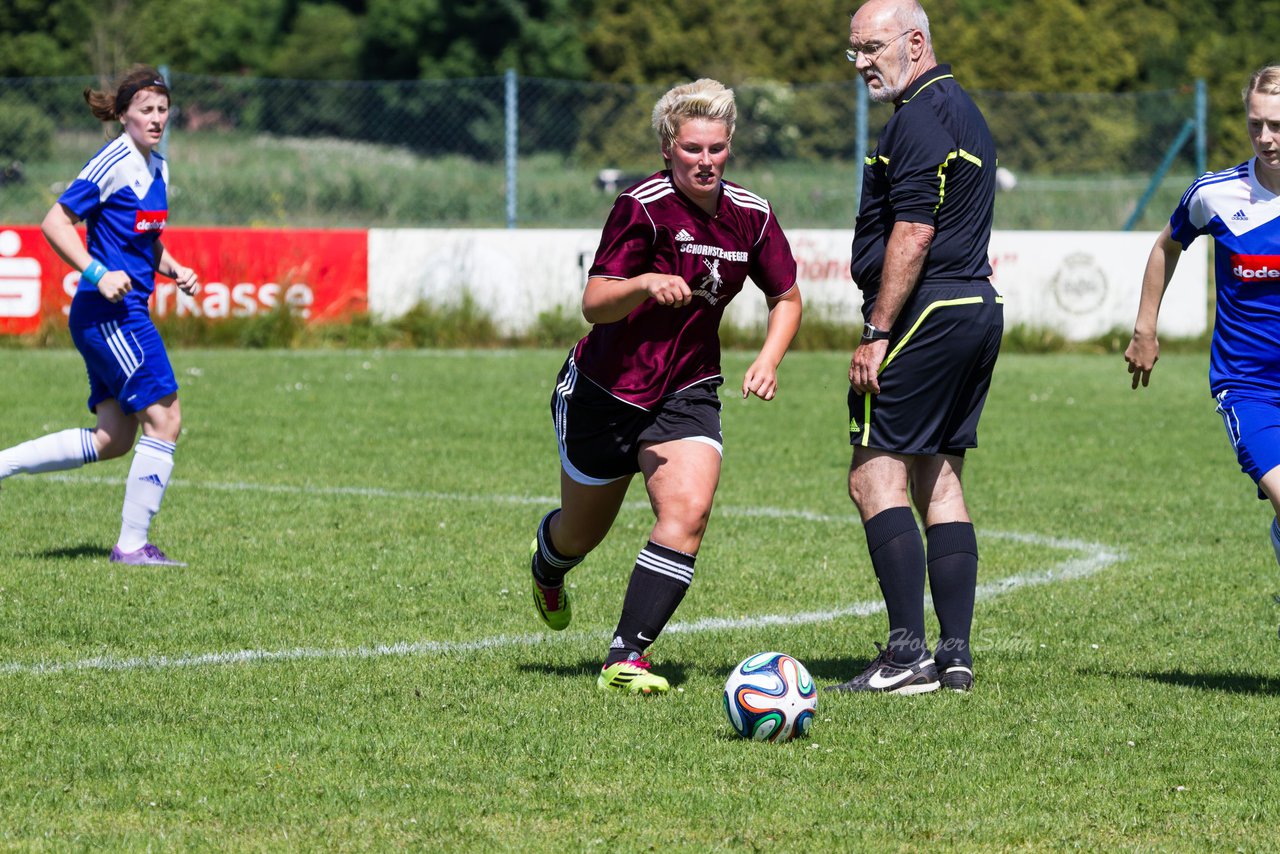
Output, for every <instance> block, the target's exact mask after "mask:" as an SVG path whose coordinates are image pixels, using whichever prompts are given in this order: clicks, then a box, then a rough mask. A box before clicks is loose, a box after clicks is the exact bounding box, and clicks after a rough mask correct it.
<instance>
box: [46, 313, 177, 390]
mask: <svg viewBox="0 0 1280 854" xmlns="http://www.w3.org/2000/svg"><path fill="white" fill-rule="evenodd" d="M78 301H79V296H78V295H77V297H76V298H75V299H74V300H72V303H71V321H70V324H69V325H70V329H71V340H72V341H74V342H75V345H76V349H77V350H79V351H80V355H81V356H83V357H84V366H85V369H86V370H87V371H88V373H89V411H90V412H96V411H97V409H98V404H99V403H102V402H103V401H104V400H112V399H114V400H115V401H116V402H117V403H119V404H120V409H121V410H122V411H123V412H124V413H125V414H126V415H132V414H133V413H135V412H138V411H140V410H143V409H146V408H147V407H148V406H150V405H151V404H153V403H155V402H156V401H158V400H162V399H164V398H166V397H168V396H169V395H171V394H174V393H176V392H177V391H178V381H177V380H176V379H175V378H174V376H173V368H172V366H170V364H169V356H168V354H167V353H165V350H164V341H162V340H161V339H160V332H159V331H158V330H157V329H156V325H155V324H154V323H153V322H152V321H151V318H150V317H149V316H147V315H141V316H140V315H138V314H137V313H136V312H129V311H125V310H122V311H121V312H120V313H119V315H118V316H116V317H114V318H111V319H102V318H100V317H99V318H96V319H94V320H93V321H92V322H89V323H85V322H82V321H81V318H82V317H83V316H84V315H83V313H81V312H78V311H77V310H76V302H78ZM77 315H79V317H78V316H77Z"/></svg>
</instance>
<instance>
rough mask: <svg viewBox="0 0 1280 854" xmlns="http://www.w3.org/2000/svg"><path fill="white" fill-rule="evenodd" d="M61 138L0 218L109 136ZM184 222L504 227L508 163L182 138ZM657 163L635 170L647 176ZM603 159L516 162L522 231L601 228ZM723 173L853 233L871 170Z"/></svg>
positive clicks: (173, 197) (1138, 188) (248, 138)
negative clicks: (597, 164)
mask: <svg viewBox="0 0 1280 854" xmlns="http://www.w3.org/2000/svg"><path fill="white" fill-rule="evenodd" d="M102 143H103V139H102V138H101V137H99V136H97V135H94V134H88V133H79V134H59V135H58V136H57V137H56V138H55V140H54V145H53V153H52V154H51V156H50V158H49V159H48V160H44V161H40V162H33V163H28V164H25V166H24V169H25V174H26V180H25V181H24V182H23V183H20V184H14V185H8V186H6V187H5V188H4V191H3V192H2V193H0V223H13V224H22V223H38V222H40V221H41V220H42V219H43V218H44V215H45V212H46V211H48V209H49V207H50V206H51V205H52V204H53V203H54V201H56V199H57V197H58V194H59V193H60V192H61V190H62V189H63V188H64V187H65V186H66V184H67V183H68V182H70V181H71V180H72V179H73V178H74V177H75V176H76V175H77V174H78V173H79V171H80V169H81V167H82V166H83V165H84V163H85V161H86V160H88V159H89V157H90V156H91V155H92V154H93V153H94V152H95V151H96V150H97V149H98V148H99V147H100V146H101V145H102ZM169 159H170V163H171V170H170V171H171V188H170V207H171V210H172V218H171V220H170V221H171V223H172V224H174V225H184V226H191V225H223V226H232V225H234V226H250V227H276V228H304V227H306V228H373V227H384V228H402V227H414V226H417V227H424V226H448V227H462V226H466V227H488V228H500V227H504V226H505V225H506V224H507V215H506V166H505V164H504V163H502V162H480V161H477V160H474V159H472V158H467V157H462V156H449V157H441V158H423V157H420V156H417V155H415V154H413V153H412V152H409V151H407V150H404V149H399V148H393V147H389V146H381V145H373V144H369V143H362V142H356V141H352V140H339V139H299V138H276V137H269V136H260V135H250V134H243V133H237V132H227V131H202V132H200V133H184V134H177V135H174V136H173V138H172V139H171V141H170V145H169ZM661 166H662V163H661V161H660V159H659V158H658V155H657V152H656V150H655V153H654V159H653V161H652V162H651V163H649V164H647V165H645V166H643V167H640V168H637V169H632V170H631V171H632V172H633V173H634V174H636V175H645V174H648V172H649V171H652V170H656V169H659V168H661ZM597 172H598V170H597V169H596V168H594V167H591V166H587V165H585V164H582V163H578V162H576V161H574V160H572V159H566V158H562V157H559V156H552V155H533V156H529V157H523V158H521V159H520V161H519V164H518V167H517V177H516V187H517V199H518V205H517V211H516V218H517V222H518V224H519V225H521V226H523V227H534V228H537V227H544V228H545V227H577V228H593V229H594V228H599V227H600V224H601V223H602V222H604V219H605V216H606V215H607V213H608V211H609V207H610V205H611V204H612V203H613V199H614V196H615V193H613V192H605V191H602V190H600V189H599V188H598V187H597V184H596V176H597ZM727 177H729V178H730V179H731V180H733V181H736V182H738V183H741V184H744V185H745V186H747V187H749V188H751V189H752V190H754V191H755V192H757V193H759V194H761V195H763V196H764V197H766V198H767V199H769V201H770V203H771V204H772V206H773V208H774V210H775V211H776V212H777V214H778V217H779V219H780V221H781V222H782V223H783V225H784V226H785V227H787V228H852V226H853V221H854V218H855V215H856V208H855V202H856V198H857V192H856V190H857V187H858V185H859V182H860V181H861V180H862V175H861V171H860V170H858V169H855V168H854V167H853V166H851V165H850V164H848V163H839V162H801V161H795V162H783V163H763V162H744V163H737V162H731V163H730V166H729V170H728V173H727ZM1148 180H1149V176H1145V175H1117V176H1111V177H1107V178H1077V177H1060V176H1022V179H1021V181H1020V183H1019V185H1018V187H1017V188H1015V189H1014V190H1012V191H1010V192H1005V193H1001V194H999V196H998V197H997V200H996V218H995V225H996V227H997V228H1001V229H1065V230H1073V229H1089V230H1097V229H1103V230H1107V229H1110V230H1117V229H1119V228H1121V227H1122V226H1123V225H1124V224H1125V223H1126V222H1127V221H1128V218H1129V215H1130V212H1131V211H1132V210H1133V208H1134V206H1135V204H1136V203H1137V200H1138V199H1139V198H1140V197H1141V196H1142V194H1143V192H1144V191H1145V189H1146V186H1147V181H1148ZM1189 182H1190V176H1184V175H1179V176H1169V177H1167V178H1166V179H1165V180H1164V182H1163V183H1162V185H1161V188H1160V190H1159V192H1158V193H1157V194H1156V195H1155V197H1154V198H1153V200H1152V203H1151V205H1150V206H1149V207H1148V208H1147V210H1146V212H1145V213H1144V215H1143V216H1142V218H1141V219H1140V220H1139V222H1138V223H1137V227H1138V228H1140V229H1147V230H1158V229H1160V228H1162V227H1163V225H1164V223H1165V222H1166V221H1167V219H1168V215H1169V212H1170V211H1171V210H1172V209H1173V206H1174V205H1175V204H1176V203H1177V201H1178V198H1179V196H1180V195H1181V193H1182V192H1183V191H1184V190H1185V189H1186V187H1187V184H1188V183H1189Z"/></svg>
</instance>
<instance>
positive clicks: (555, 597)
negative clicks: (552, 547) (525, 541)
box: [529, 537, 573, 632]
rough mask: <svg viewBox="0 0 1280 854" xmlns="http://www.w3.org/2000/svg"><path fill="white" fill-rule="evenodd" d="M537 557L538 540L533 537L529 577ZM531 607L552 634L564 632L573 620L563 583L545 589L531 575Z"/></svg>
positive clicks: (571, 609)
mask: <svg viewBox="0 0 1280 854" xmlns="http://www.w3.org/2000/svg"><path fill="white" fill-rule="evenodd" d="M537 555H538V540H537V538H536V537H535V538H534V540H533V543H532V544H531V545H530V546H529V572H530V574H531V575H532V574H533V561H534V559H535V558H536V557H537ZM533 607H534V608H535V609H536V610H537V612H538V617H539V618H541V620H542V622H544V623H546V624H547V628H549V629H551V630H552V631H553V632H560V631H564V629H565V628H566V627H567V626H568V625H569V621H570V620H572V619H573V608H572V607H571V606H570V605H569V591H568V590H566V589H565V586H564V582H563V581H561V582H560V584H558V585H556V586H555V587H547V586H546V585H545V584H542V583H540V582H539V581H538V576H537V575H533Z"/></svg>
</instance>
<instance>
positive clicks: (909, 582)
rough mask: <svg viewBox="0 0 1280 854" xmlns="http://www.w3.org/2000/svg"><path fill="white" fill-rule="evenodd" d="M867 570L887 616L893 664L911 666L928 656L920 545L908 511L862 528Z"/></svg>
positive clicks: (892, 512) (886, 514)
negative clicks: (877, 584) (873, 573)
mask: <svg viewBox="0 0 1280 854" xmlns="http://www.w3.org/2000/svg"><path fill="white" fill-rule="evenodd" d="M862 527H863V530H865V531H866V534H867V551H869V552H870V553H871V566H872V568H873V569H875V571H876V578H877V579H879V581H880V592H881V593H883V594H884V605H885V610H886V611H888V614H889V650H890V651H891V652H892V653H893V660H894V661H896V662H898V663H900V664H911V663H913V662H916V661H919V660H920V658H921V657H922V656H924V655H926V654H928V652H929V648H928V646H927V645H926V644H925V638H924V573H925V566H924V563H925V561H924V541H923V540H922V539H921V538H920V529H919V528H918V527H916V517H915V514H913V513H912V512H911V508H910V507H890V508H889V509H888V510H882V511H881V512H879V513H877V514H876V515H874V516H872V517H871V518H870V519H868V520H867V521H866V523H865V524H864V525H863V526H862Z"/></svg>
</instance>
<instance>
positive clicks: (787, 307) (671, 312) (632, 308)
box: [531, 79, 801, 694]
mask: <svg viewBox="0 0 1280 854" xmlns="http://www.w3.org/2000/svg"><path fill="white" fill-rule="evenodd" d="M736 115H737V111H736V107H735V106H734V99H733V90H732V89H727V88H725V87H724V86H723V85H721V84H720V83H718V82H716V81H714V80H706V79H704V80H697V81H695V82H693V83H689V84H686V85H683V86H677V87H675V88H674V89H672V90H670V91H669V92H667V93H666V94H665V95H663V96H662V98H661V99H659V101H658V103H657V105H656V106H655V107H654V110H653V127H654V129H655V130H656V131H657V134H658V141H659V144H660V147H661V152H662V158H663V160H664V162H665V163H666V168H665V169H663V170H662V171H660V172H656V173H654V174H653V175H651V176H649V177H648V178H646V179H645V180H643V181H641V182H640V183H638V184H636V185H635V186H633V187H631V188H630V189H628V190H627V191H625V192H624V193H622V195H620V196H618V199H617V201H616V202H614V205H613V209H612V211H611V212H610V214H609V219H608V221H607V222H606V223H605V226H604V231H603V233H602V235H601V238H600V246H599V248H598V249H597V250H596V256H595V261H594V263H593V264H592V266H591V269H590V271H589V273H588V279H587V286H586V290H585V292H584V293H583V296H582V313H583V315H584V316H585V317H586V319H587V320H588V321H589V322H590V323H591V324H592V328H591V331H590V332H589V333H588V334H587V336H586V337H585V338H583V339H582V340H581V341H579V342H578V343H577V345H576V346H575V347H574V348H573V350H572V352H571V353H570V354H569V358H568V359H567V360H566V361H565V364H564V368H563V369H562V370H561V372H560V376H559V378H558V380H557V383H556V388H555V391H554V393H553V394H552V398H551V412H552V417H553V421H554V426H555V431H556V438H557V440H558V442H559V446H560V464H561V472H560V504H561V506H560V507H559V508H557V509H555V510H552V511H551V512H550V513H548V514H547V515H546V516H544V517H543V519H542V523H541V524H540V525H539V526H538V532H537V536H536V537H535V538H534V541H533V545H532V547H531V552H532V557H531V571H532V575H533V601H534V605H535V607H536V609H537V612H538V615H539V617H540V618H541V619H542V621H543V622H544V623H546V625H547V626H548V627H550V628H552V629H555V630H557V631H559V630H561V629H564V628H565V627H566V626H568V625H569V620H570V617H571V614H572V612H571V608H570V602H569V596H568V591H567V590H566V589H565V587H564V576H565V573H567V572H568V571H569V570H570V569H572V568H573V567H574V566H576V565H577V564H578V563H580V562H581V561H582V559H583V558H584V557H585V556H586V555H587V554H588V553H589V552H590V551H591V550H592V549H594V548H595V547H596V546H597V545H599V543H600V542H601V540H603V539H604V537H605V535H606V534H607V533H608V532H609V529H610V527H611V526H612V525H613V521H614V519H615V518H616V517H617V515H618V510H619V508H620V507H621V506H622V501H623V499H624V498H625V497H626V494H627V488H628V486H629V485H630V483H631V479H632V477H633V476H634V475H635V474H637V473H640V474H642V475H643V476H644V483H645V489H646V490H647V491H648V493H649V501H650V504H651V506H652V507H653V511H654V515H655V516H656V521H655V523H654V526H653V531H652V533H651V534H650V535H649V541H648V543H647V544H645V546H644V548H643V549H641V551H640V555H639V557H638V558H637V560H636V564H635V568H634V569H633V570H632V573H631V581H630V584H629V585H628V587H627V592H626V596H625V598H624V599H623V603H622V616H621V618H620V619H619V621H618V627H617V630H616V631H615V632H614V636H613V641H612V643H611V644H610V646H609V650H608V653H607V655H606V657H605V661H604V667H603V669H602V670H601V673H600V676H599V678H598V679H597V685H598V686H599V687H600V689H601V690H605V691H610V690H612V691H621V692H624V693H633V694H637V693H643V694H650V693H659V694H660V693H665V692H666V691H667V690H669V688H670V685H669V684H668V682H667V680H666V679H664V678H662V677H661V676H658V675H657V674H655V673H652V672H651V671H650V669H649V661H648V659H647V657H646V650H647V649H648V647H649V645H650V644H651V643H653V641H654V640H655V639H656V638H657V637H658V633H659V632H661V631H662V629H663V627H664V626H666V624H667V622H668V621H669V620H670V619H671V616H672V614H674V613H675V610H676V607H677V606H678V605H679V604H680V600H681V599H682V598H683V597H684V594H685V591H686V590H687V589H688V587H689V584H690V583H691V582H692V580H693V569H694V560H695V558H696V556H697V553H698V548H699V546H700V545H701V544H702V537H703V534H704V532H705V531H706V527H707V520H708V518H709V517H710V514H711V504H712V499H713V498H714V496H715V491H716V486H717V484H718V483H719V481H720V458H721V451H722V438H721V434H720V399H719V396H718V393H717V389H718V388H719V386H720V385H721V383H722V382H723V381H724V378H723V376H721V372H720V339H719V327H720V318H721V317H722V316H723V315H724V309H725V306H726V305H727V304H728V302H729V301H730V300H731V299H733V297H734V296H736V295H737V293H738V292H739V291H741V290H742V287H743V285H744V284H745V282H746V280H747V277H748V276H750V278H751V280H752V281H753V282H754V283H755V285H756V287H758V288H759V289H760V290H761V291H762V292H763V293H764V297H765V300H766V302H767V304H768V306H769V323H768V331H767V334H766V336H765V342H764V346H763V347H761V349H760V353H759V354H758V355H757V356H756V358H755V360H754V361H753V362H752V363H751V367H750V368H748V369H747V372H746V375H745V376H744V377H743V380H742V396H743V397H744V398H746V397H747V396H748V395H751V394H754V395H756V396H757V397H759V398H760V399H761V400H772V399H773V397H774V395H775V394H776V393H777V389H778V364H779V363H780V362H781V361H782V357H783V355H784V354H785V353H786V351H787V347H788V346H790V344H791V339H792V338H793V337H794V336H795V333H796V330H797V329H798V328H799V326H800V313H801V303H800V290H799V288H798V287H797V286H796V263H795V259H794V257H793V256H792V254H791V247H790V245H789V244H788V242H787V238H786V235H785V234H784V233H783V231H782V228H781V226H779V225H778V221H777V218H776V217H774V215H773V211H772V210H771V208H770V207H769V203H768V202H766V201H765V200H764V199H762V198H760V197H759V196H757V195H755V194H754V193H752V192H750V191H748V190H746V189H744V188H743V187H740V186H738V185H736V184H733V183H730V182H728V181H725V180H724V178H723V175H724V167H725V163H726V162H727V161H728V159H729V147H730V141H731V140H732V138H733V131H734V122H735V120H736Z"/></svg>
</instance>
